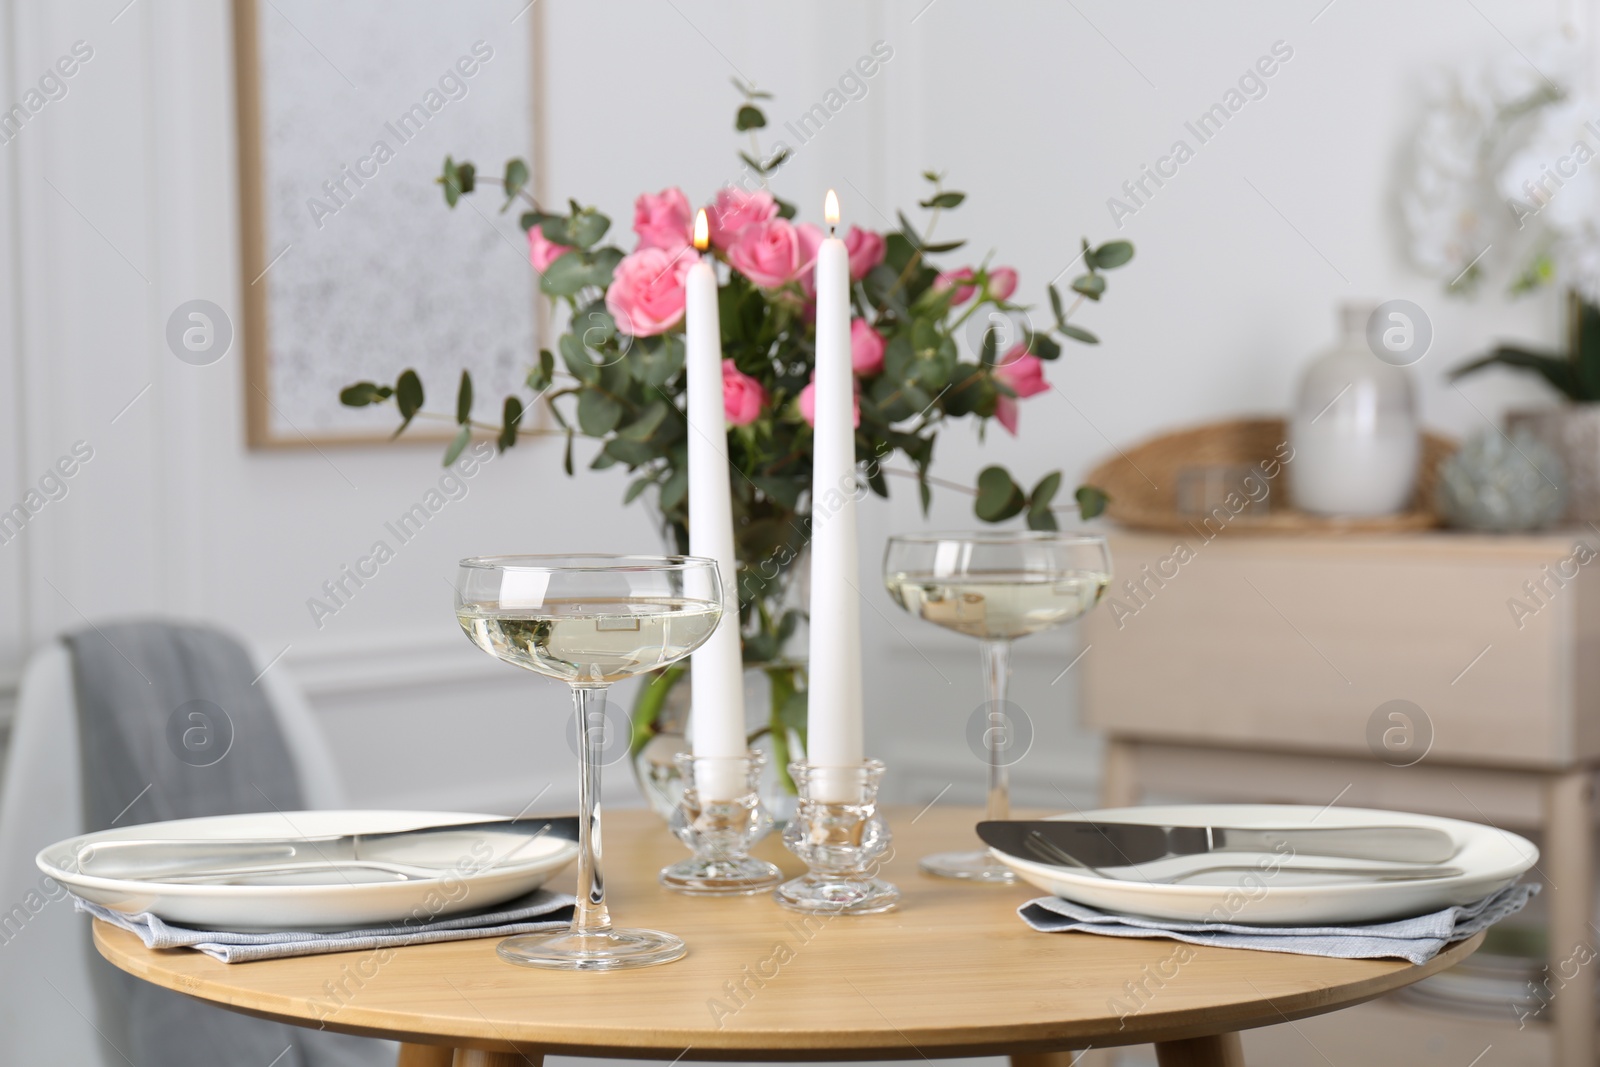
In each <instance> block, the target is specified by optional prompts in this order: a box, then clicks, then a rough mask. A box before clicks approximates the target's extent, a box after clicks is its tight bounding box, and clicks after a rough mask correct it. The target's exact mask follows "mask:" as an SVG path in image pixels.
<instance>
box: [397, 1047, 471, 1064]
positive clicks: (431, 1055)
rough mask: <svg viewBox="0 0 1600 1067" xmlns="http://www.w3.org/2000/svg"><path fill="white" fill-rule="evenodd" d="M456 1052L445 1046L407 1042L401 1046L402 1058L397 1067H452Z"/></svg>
mask: <svg viewBox="0 0 1600 1067" xmlns="http://www.w3.org/2000/svg"><path fill="white" fill-rule="evenodd" d="M455 1059H456V1050H455V1049H453V1048H448V1047H446V1046H444V1045H413V1044H412V1043H411V1042H409V1041H407V1042H406V1043H405V1044H403V1045H401V1046H400V1058H399V1059H398V1060H396V1061H395V1067H452V1065H453V1064H454V1063H455Z"/></svg>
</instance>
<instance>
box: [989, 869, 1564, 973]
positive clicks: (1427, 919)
mask: <svg viewBox="0 0 1600 1067" xmlns="http://www.w3.org/2000/svg"><path fill="white" fill-rule="evenodd" d="M1538 891H1539V886H1538V885H1536V884H1533V885H1529V884H1522V885H1513V886H1507V887H1506V888H1505V889H1502V890H1500V892H1498V893H1495V894H1494V895H1493V896H1488V897H1485V898H1484V899H1482V900H1480V901H1478V902H1477V903H1475V904H1467V905H1465V906H1462V907H1455V908H1445V909H1444V910H1443V911H1436V912H1433V913H1432V914H1429V915H1418V916H1416V917H1415V918H1411V919H1396V920H1394V921H1393V922H1385V923H1369V924H1363V925H1353V924H1352V925H1342V926H1246V925H1243V924H1240V923H1222V922H1218V923H1197V922H1178V921H1175V920H1169V919H1147V918H1143V917H1142V916H1138V915H1116V914H1112V913H1110V912H1104V911H1100V910H1098V909H1096V908H1090V907H1086V906H1085V905H1082V904H1074V903H1073V902H1071V901H1069V900H1063V899H1061V898H1060V897H1039V898H1038V899H1036V900H1030V901H1028V902H1027V903H1026V904H1024V905H1023V906H1022V907H1020V908H1018V909H1017V914H1018V915H1021V916H1022V920H1023V922H1025V923H1027V924H1028V925H1029V926H1031V927H1033V928H1034V929H1035V930H1042V931H1044V932H1046V933H1061V932H1066V931H1076V932H1080V933H1088V934H1106V935H1109V936H1111V937H1167V938H1172V939H1173V940H1176V941H1187V942H1189V943H1190V944H1193V945H1211V946H1214V947H1217V948H1254V949H1260V950H1262V951H1264V952H1292V953H1297V954H1299V955H1302V956H1334V957H1337V958H1339V959H1381V958H1384V957H1387V956H1397V957H1399V958H1400V959H1403V960H1410V961H1411V962H1412V963H1426V962H1428V961H1429V960H1431V959H1433V957H1435V956H1437V955H1438V954H1439V952H1440V950H1442V949H1443V948H1444V947H1445V946H1446V945H1448V944H1450V943H1452V942H1455V941H1460V940H1462V939H1463V938H1468V937H1471V936H1472V935H1473V934H1475V933H1477V932H1478V931H1480V930H1487V929H1488V928H1489V927H1491V926H1493V925H1494V924H1495V923H1497V922H1499V921H1500V920H1501V919H1504V918H1505V917H1506V916H1508V915H1514V914H1516V913H1517V912H1519V911H1521V910H1522V908H1523V906H1524V905H1525V904H1527V903H1528V899H1529V898H1530V897H1532V896H1533V895H1534V894H1535V893H1537V892H1538Z"/></svg>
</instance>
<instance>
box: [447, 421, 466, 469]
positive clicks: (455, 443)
mask: <svg viewBox="0 0 1600 1067" xmlns="http://www.w3.org/2000/svg"><path fill="white" fill-rule="evenodd" d="M471 440H472V427H470V426H463V427H461V429H459V430H457V431H456V435H455V436H454V437H452V438H451V439H450V447H449V448H446V449H445V450H444V465H445V466H446V467H448V466H450V464H452V463H454V462H455V461H456V460H457V459H459V458H460V457H461V450H462V449H464V448H466V447H467V442H469V441H471Z"/></svg>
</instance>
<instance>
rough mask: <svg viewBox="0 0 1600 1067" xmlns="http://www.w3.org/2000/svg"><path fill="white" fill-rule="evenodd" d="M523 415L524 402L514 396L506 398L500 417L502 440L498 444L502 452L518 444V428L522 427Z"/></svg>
mask: <svg viewBox="0 0 1600 1067" xmlns="http://www.w3.org/2000/svg"><path fill="white" fill-rule="evenodd" d="M522 414H523V409H522V401H521V400H518V399H517V398H516V397H514V396H508V397H506V402H505V407H504V408H503V410H502V411H501V416H500V438H499V440H498V441H497V442H496V443H497V444H499V446H500V451H502V452H504V451H505V450H506V449H508V448H510V447H511V446H512V445H514V444H516V443H517V428H518V427H519V426H520V425H522Z"/></svg>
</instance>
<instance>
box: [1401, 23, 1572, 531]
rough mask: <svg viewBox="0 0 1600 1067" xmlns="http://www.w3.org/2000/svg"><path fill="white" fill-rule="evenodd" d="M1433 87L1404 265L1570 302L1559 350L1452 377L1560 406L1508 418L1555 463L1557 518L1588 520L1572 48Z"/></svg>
mask: <svg viewBox="0 0 1600 1067" xmlns="http://www.w3.org/2000/svg"><path fill="white" fill-rule="evenodd" d="M1533 51H1534V55H1535V56H1536V57H1537V62H1536V65H1530V63H1529V61H1527V60H1525V59H1524V58H1522V56H1521V54H1520V53H1519V54H1518V56H1517V57H1516V59H1515V61H1514V62H1508V61H1498V62H1496V63H1493V64H1490V65H1488V66H1486V67H1483V68H1481V69H1476V70H1465V71H1450V72H1444V73H1443V74H1442V75H1441V76H1440V77H1439V78H1437V79H1436V80H1435V81H1434V84H1433V89H1432V91H1431V92H1430V94H1429V98H1428V99H1427V101H1426V103H1425V106H1424V109H1423V113H1422V120H1421V123H1420V125H1419V127H1418V128H1417V130H1416V131H1415V134H1414V136H1413V137H1412V138H1411V139H1410V154H1411V160H1410V166H1409V167H1408V168H1407V170H1406V178H1405V182H1404V186H1403V188H1402V191H1401V198H1400V208H1401V215H1402V217H1403V219H1404V221H1405V223H1406V227H1407V231H1408V236H1409V249H1408V250H1409V252H1410V253H1411V258H1412V260H1413V262H1414V263H1415V264H1416V265H1417V266H1419V267H1420V268H1422V269H1423V270H1425V271H1428V272H1429V273H1432V274H1434V275H1436V276H1437V277H1439V278H1441V279H1444V280H1445V281H1446V283H1447V284H1446V289H1447V291H1448V292H1450V293H1451V294H1453V295H1461V296H1470V295H1472V294H1474V293H1476V292H1477V291H1479V289H1480V288H1481V286H1482V282H1483V281H1484V279H1486V278H1488V277H1490V276H1492V275H1494V274H1496V273H1499V274H1501V275H1503V276H1504V280H1505V285H1506V288H1507V290H1508V291H1509V292H1510V293H1511V294H1512V295H1513V296H1522V295H1524V294H1527V293H1530V292H1533V291H1535V290H1538V289H1541V288H1544V287H1547V286H1551V285H1559V286H1562V287H1563V288H1565V289H1566V290H1567V291H1568V305H1569V318H1568V323H1569V325H1568V344H1567V351H1566V352H1553V351H1546V350H1542V349H1538V348H1534V347H1529V346H1526V345H1521V344H1500V345H1497V346H1496V347H1495V348H1494V349H1493V350H1492V351H1490V352H1489V353H1488V354H1486V355H1484V356H1481V357H1479V358H1477V359H1474V360H1472V361H1470V362H1468V363H1466V364H1464V365H1462V366H1460V367H1457V368H1455V369H1454V370H1453V371H1452V372H1451V375H1450V376H1451V378H1452V380H1454V379H1459V378H1461V377H1463V376H1465V375H1470V374H1473V373H1475V372H1477V371H1480V370H1483V369H1484V368H1487V367H1493V366H1502V367H1510V368H1513V369H1516V370H1520V371H1524V372H1527V373H1531V374H1536V375H1538V376H1539V377H1540V378H1542V379H1543V380H1544V381H1545V382H1546V383H1547V384H1548V385H1550V386H1551V387H1552V388H1554V389H1555V390H1556V391H1557V392H1558V393H1559V394H1561V396H1562V397H1564V398H1565V399H1566V400H1567V401H1568V403H1566V404H1564V405H1562V406H1560V407H1556V408H1550V409H1544V410H1537V411H1515V412H1510V413H1508V414H1507V416H1506V423H1507V429H1515V428H1518V427H1525V428H1526V429H1527V430H1528V431H1529V432H1530V433H1532V434H1533V435H1534V436H1535V437H1537V438H1539V439H1540V440H1542V441H1543V443H1545V444H1546V445H1548V446H1549V447H1550V449H1551V451H1553V452H1554V453H1555V454H1556V455H1557V456H1558V457H1560V458H1561V460H1562V462H1563V465H1564V466H1565V467H1566V469H1567V474H1568V486H1569V489H1568V498H1567V499H1568V507H1567V518H1569V519H1572V520H1581V521H1594V520H1600V406H1597V404H1600V163H1596V162H1593V161H1594V160H1596V158H1597V157H1600V123H1596V121H1595V120H1594V118H1593V116H1595V115H1596V114H1600V101H1597V100H1595V99H1594V98H1593V97H1592V96H1586V95H1585V94H1584V92H1583V91H1582V90H1581V89H1580V88H1579V87H1580V86H1582V85H1584V84H1585V79H1584V77H1583V72H1584V70H1585V66H1586V63H1587V60H1586V57H1585V56H1584V54H1583V49H1582V47H1581V44H1580V43H1579V42H1577V41H1574V40H1569V39H1566V38H1561V37H1557V38H1552V39H1549V40H1546V41H1542V42H1539V43H1538V44H1537V45H1535V46H1534V49H1533Z"/></svg>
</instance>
